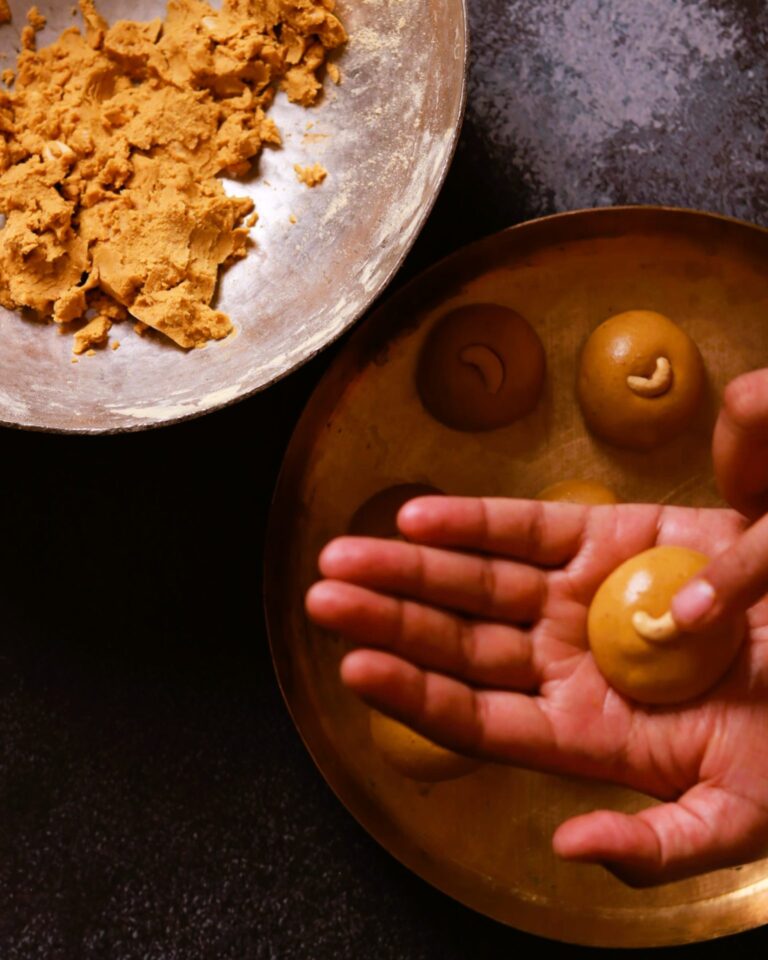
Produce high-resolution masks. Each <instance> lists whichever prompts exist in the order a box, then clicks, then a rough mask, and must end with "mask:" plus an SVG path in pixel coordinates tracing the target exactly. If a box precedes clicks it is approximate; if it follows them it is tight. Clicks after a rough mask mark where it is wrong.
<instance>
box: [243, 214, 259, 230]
mask: <svg viewBox="0 0 768 960" xmlns="http://www.w3.org/2000/svg"><path fill="white" fill-rule="evenodd" d="M258 222H259V215H258V213H256V212H255V211H254V212H253V213H252V214H251V215H250V217H248V219H247V220H246V221H245V225H246V227H255V226H256V224H257V223H258Z"/></svg>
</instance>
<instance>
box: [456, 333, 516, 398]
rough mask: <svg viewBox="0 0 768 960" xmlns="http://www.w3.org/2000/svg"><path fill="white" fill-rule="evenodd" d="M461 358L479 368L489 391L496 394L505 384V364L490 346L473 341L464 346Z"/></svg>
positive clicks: (463, 361)
mask: <svg viewBox="0 0 768 960" xmlns="http://www.w3.org/2000/svg"><path fill="white" fill-rule="evenodd" d="M459 359H460V360H461V362H462V363H468V364H469V365H470V366H472V367H475V368H476V369H477V371H478V373H479V374H480V376H481V377H482V378H483V383H484V384H485V389H486V390H487V391H488V393H493V394H496V393H498V392H499V390H501V388H502V387H503V386H504V377H505V373H504V364H503V363H502V361H501V357H500V356H499V355H498V353H496V352H495V351H494V350H491V348H490V347H486V346H485V344H482V343H471V344H469V346H467V347H464V349H463V350H462V351H461V353H460V354H459Z"/></svg>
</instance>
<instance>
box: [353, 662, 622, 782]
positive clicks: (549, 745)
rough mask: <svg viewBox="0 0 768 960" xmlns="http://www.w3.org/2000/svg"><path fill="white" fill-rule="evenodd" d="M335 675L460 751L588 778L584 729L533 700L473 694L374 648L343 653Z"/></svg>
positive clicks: (591, 769)
mask: <svg viewBox="0 0 768 960" xmlns="http://www.w3.org/2000/svg"><path fill="white" fill-rule="evenodd" d="M341 677H342V680H343V682H344V683H345V684H346V686H348V687H349V688H350V689H351V690H353V691H355V692H356V693H357V694H358V695H359V696H361V697H362V698H363V699H364V700H365V701H366V702H367V703H369V704H370V705H371V706H373V707H375V708H376V709H378V710H380V711H381V712H382V713H386V714H389V715H391V716H394V717H396V718H397V719H398V720H400V721H401V722H403V723H405V724H407V725H408V726H409V727H411V728H412V729H414V730H416V731H417V732H418V733H421V734H423V735H424V736H426V737H428V738H429V739H430V740H434V741H435V742H436V743H440V744H443V745H444V746H446V747H449V748H451V749H453V750H457V751H458V752H459V753H463V754H466V755H469V756H479V757H483V758H487V759H493V760H501V761H504V762H507V763H514V764H515V765H517V766H522V767H528V768H530V769H534V770H542V771H547V772H557V773H575V774H586V775H589V774H594V773H595V769H596V767H595V761H594V760H593V759H591V758H593V757H594V756H595V755H596V753H597V752H599V751H596V749H595V745H594V744H592V743H590V742H589V740H590V736H589V731H587V730H585V729H584V724H583V723H580V722H579V720H578V718H576V719H575V721H574V722H573V723H572V724H570V729H569V728H568V726H567V724H564V723H558V722H557V718H555V720H554V721H553V719H552V717H551V716H550V715H549V712H548V710H547V706H546V702H545V701H543V700H542V699H540V698H538V697H532V696H527V695H526V694H523V693H511V692H507V691H498V690H487V689H486V690H483V689H480V690H478V689H475V688H473V687H470V686H468V685H467V684H465V683H461V682H460V681H459V680H457V679H455V678H453V677H448V676H445V675H443V674H440V673H433V672H431V671H429V670H423V669H421V668H419V667H418V666H416V665H415V664H412V663H408V662H406V661H405V660H402V659H400V658H399V657H395V656H392V655H391V654H389V653H382V652H380V651H377V650H356V651H354V652H353V653H350V654H347V656H346V657H345V658H344V660H343V661H342V664H341ZM621 735H623V734H621ZM561 736H563V740H564V742H566V744H567V746H566V748H565V749H562V744H561V743H560V737H561ZM612 747H615V744H613V745H612ZM600 761H601V758H600V757H599V756H598V758H597V763H600Z"/></svg>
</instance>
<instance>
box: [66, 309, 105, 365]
mask: <svg viewBox="0 0 768 960" xmlns="http://www.w3.org/2000/svg"><path fill="white" fill-rule="evenodd" d="M111 328H112V321H111V320H110V319H109V317H105V316H98V317H94V318H93V320H90V321H89V322H88V323H86V325H85V326H84V327H83V328H82V329H81V330H78V331H77V332H76V333H75V336H74V340H75V343H74V346H73V347H72V351H73V353H78V354H79V353H86V351H90V352H88V356H90V355H91V352H92V351H91V350H90V348H91V347H100V346H103V345H104V344H105V343H106V342H107V338H108V337H109V331H110V329H111Z"/></svg>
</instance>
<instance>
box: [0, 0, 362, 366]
mask: <svg viewBox="0 0 768 960" xmlns="http://www.w3.org/2000/svg"><path fill="white" fill-rule="evenodd" d="M3 4H4V0H0V19H2V12H3ZM333 8H334V0H224V2H223V5H222V9H221V11H216V10H214V9H213V8H212V7H210V6H209V5H208V4H207V3H203V2H201V0H170V2H169V3H168V9H167V13H166V17H165V19H164V20H161V19H157V20H153V21H152V22H150V23H138V22H134V21H128V20H121V21H118V22H117V23H115V24H114V25H113V26H111V27H110V26H108V24H107V23H106V22H105V21H104V19H103V18H102V17H101V16H100V15H99V13H98V12H97V10H96V9H95V7H94V2H93V0H80V9H81V12H82V14H83V17H84V19H85V26H86V29H85V32H84V33H82V32H81V31H80V30H79V29H78V28H77V27H71V28H69V29H67V30H65V31H64V32H63V33H62V34H61V36H60V37H59V38H58V40H56V42H55V43H53V44H51V45H50V46H48V47H45V48H44V49H41V50H36V49H35V46H36V45H35V34H36V32H37V31H38V30H39V29H42V27H43V26H44V24H45V20H44V18H43V17H41V16H40V14H39V13H38V11H37V10H36V9H35V8H32V10H31V11H30V13H29V14H28V16H27V26H26V27H25V28H24V31H23V33H22V47H23V49H22V52H21V54H20V55H19V60H18V65H17V76H16V80H15V85H14V87H13V89H12V91H5V90H2V89H0V213H1V214H4V215H5V217H6V224H5V226H4V228H3V229H2V230H0V303H1V304H2V305H3V306H5V307H7V308H8V309H18V308H24V307H25V308H28V309H31V310H33V311H34V312H35V313H36V314H37V315H38V316H40V317H52V318H53V320H55V321H56V322H57V323H60V324H69V323H78V322H79V323H82V322H83V320H84V319H86V317H87V318H88V323H87V324H86V325H85V326H84V327H82V329H80V330H79V331H78V332H77V335H76V340H75V351H76V352H77V353H82V352H87V351H88V350H89V348H90V347H92V346H94V345H98V344H103V343H104V342H106V339H107V337H108V333H109V328H110V326H111V324H112V322H113V321H115V320H122V319H125V317H126V315H127V313H130V314H131V315H132V316H133V317H134V318H135V319H136V320H137V321H139V323H140V324H141V325H142V329H143V327H144V326H149V327H153V328H154V329H155V330H159V331H162V333H164V334H166V335H167V336H168V337H170V338H171V339H172V340H174V341H175V342H176V343H177V344H179V345H180V346H182V347H195V346H201V345H202V344H204V343H205V342H206V341H207V340H211V339H217V340H218V339H221V338H222V337H225V336H227V334H229V333H230V332H231V330H232V323H231V321H230V319H229V317H228V316H227V315H226V314H224V313H222V312H220V311H218V310H214V309H212V308H211V306H210V304H211V300H212V297H213V294H214V290H215V287H216V281H217V277H218V271H219V268H220V267H222V266H223V265H225V264H227V263H230V262H232V261H233V260H235V259H237V258H240V257H243V256H244V255H245V251H246V244H247V236H248V232H247V230H246V229H245V228H243V227H241V226H240V224H241V223H242V221H243V219H244V218H245V217H247V216H248V215H249V214H250V213H251V212H252V210H253V203H252V201H251V200H249V199H246V198H233V197H228V196H227V195H226V194H225V192H224V188H223V186H222V184H221V182H220V181H219V180H218V179H217V174H226V175H227V176H239V175H243V174H245V173H247V172H248V171H249V170H250V167H251V161H252V160H253V158H254V157H256V155H257V154H258V153H259V151H260V150H261V147H262V144H264V143H272V144H279V143H280V133H279V131H278V129H277V127H276V126H275V124H274V122H273V121H272V120H270V119H269V117H267V116H266V113H265V111H266V109H267V108H268V107H269V105H270V104H271V102H272V100H273V98H274V95H275V92H276V89H277V88H278V87H279V88H280V89H283V90H284V91H285V92H286V94H287V96H288V98H289V99H290V100H292V101H294V102H295V103H299V104H302V105H303V106H309V105H311V104H312V103H314V102H315V101H316V100H317V98H318V95H319V93H320V91H321V89H322V82H321V79H320V78H319V77H318V72H319V71H321V68H322V67H323V66H324V64H325V59H326V55H327V52H328V51H329V50H333V49H334V48H336V47H339V46H340V45H342V44H343V43H344V42H345V40H346V33H345V31H344V28H343V26H342V25H341V23H340V22H339V20H338V19H337V18H336V17H335V16H334V15H333V12H332V11H333Z"/></svg>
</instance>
